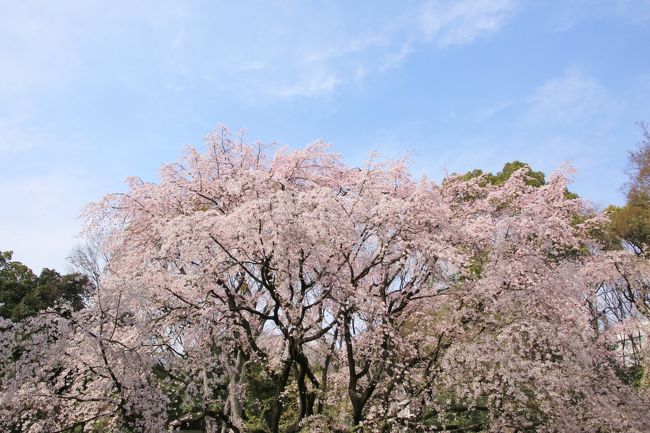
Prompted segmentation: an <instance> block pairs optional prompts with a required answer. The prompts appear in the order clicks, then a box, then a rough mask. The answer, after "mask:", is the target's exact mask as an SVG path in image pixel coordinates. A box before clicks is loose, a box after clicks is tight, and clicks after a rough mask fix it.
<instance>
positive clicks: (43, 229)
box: [0, 0, 650, 270]
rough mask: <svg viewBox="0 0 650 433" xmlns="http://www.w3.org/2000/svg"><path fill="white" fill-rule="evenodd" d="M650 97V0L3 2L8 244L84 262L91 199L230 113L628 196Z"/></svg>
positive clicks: (361, 145)
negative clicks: (562, 172) (632, 158)
mask: <svg viewBox="0 0 650 433" xmlns="http://www.w3.org/2000/svg"><path fill="white" fill-rule="evenodd" d="M649 102H650V1H646V0H564V1H559V0H558V1H541V0H538V1H534V0H528V1H527V0H476V1H472V0H457V1H408V0H407V1H404V0H402V1H387V2H378V1H312V0H304V1H289V0H285V1H272V0H266V1H250V2H249V1H229V2H225V1H210V2H208V1H206V2H201V1H183V2H181V1H176V2H174V1H164V0H157V1H148V2H146V1H120V0H111V1H109V0H106V1H92V0H83V1H82V0H78V1H47V0H43V1H30V0H0V250H13V251H14V253H15V254H14V258H15V259H17V260H21V261H23V262H24V263H26V264H28V265H29V266H31V267H33V268H35V269H36V270H40V268H42V267H45V266H47V267H55V268H57V269H60V270H66V267H67V266H66V261H65V258H66V256H67V255H68V254H69V253H70V251H71V250H72V248H73V247H74V245H75V244H77V243H79V239H76V238H75V235H76V234H77V233H78V231H79V229H80V226H81V221H80V219H79V218H78V215H79V212H80V209H81V208H82V206H83V205H84V204H85V203H88V202H90V201H94V200H98V199H99V198H100V197H101V196H102V195H104V194H106V193H109V192H115V191H122V190H124V178H125V177H127V176H130V175H138V176H141V177H142V178H144V179H145V180H156V177H157V171H158V168H159V167H160V165H161V164H162V163H165V162H170V161H173V160H175V159H177V158H178V157H179V156H180V154H181V150H182V148H183V146H185V145H187V144H193V145H197V146H201V144H202V138H203V137H204V136H205V134H207V133H208V132H210V131H211V130H213V129H214V127H215V126H216V125H217V124H218V123H224V124H226V125H228V126H229V127H231V128H232V129H233V130H236V129H239V128H247V129H248V131H249V136H250V138H251V139H252V140H260V141H265V142H277V143H280V144H283V145H286V146H289V147H294V148H295V147H302V146H304V145H306V144H308V143H309V142H311V141H313V140H315V139H318V138H323V139H324V140H326V141H328V142H330V143H332V145H333V149H334V150H335V151H336V152H339V153H341V154H342V155H343V156H344V158H345V159H346V161H347V162H349V163H350V164H361V163H362V162H363V161H365V160H366V157H367V155H368V153H369V152H370V151H373V150H376V151H379V152H380V153H382V154H383V155H385V156H387V157H397V156H401V155H403V154H404V153H405V152H410V154H411V159H412V167H413V172H414V173H415V174H416V175H422V174H426V175H427V176H429V177H431V178H433V179H436V180H440V179H442V178H443V176H444V173H445V172H464V171H467V170H470V169H473V168H482V169H485V170H490V171H495V170H498V169H499V168H500V167H501V166H502V165H503V163H504V162H506V161H511V160H514V159H519V160H522V161H526V162H528V163H530V164H531V165H532V166H533V168H535V169H538V170H542V171H545V172H547V173H548V172H551V171H553V170H554V169H555V168H557V167H558V166H559V165H561V164H563V163H564V162H566V161H570V162H571V163H572V164H573V166H574V167H575V168H576V169H577V174H576V176H575V183H574V185H573V186H572V189H573V190H574V191H576V192H578V193H579V194H580V195H582V196H583V197H586V198H588V199H590V200H592V201H593V202H595V203H597V204H600V205H607V204H609V203H615V204H621V203H622V202H623V195H622V194H621V192H620V186H621V184H622V183H623V182H624V181H625V174H624V169H625V165H626V159H627V152H628V150H630V149H633V148H634V147H635V146H636V144H637V143H638V142H639V140H640V137H641V135H640V133H639V129H638V128H637V127H636V126H635V122H639V121H650V103H649Z"/></svg>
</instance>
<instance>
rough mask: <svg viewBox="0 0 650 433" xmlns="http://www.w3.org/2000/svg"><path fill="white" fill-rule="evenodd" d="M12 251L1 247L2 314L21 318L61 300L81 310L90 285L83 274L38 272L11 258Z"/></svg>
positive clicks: (0, 294)
mask: <svg viewBox="0 0 650 433" xmlns="http://www.w3.org/2000/svg"><path fill="white" fill-rule="evenodd" d="M12 255H13V253H12V252H11V251H4V252H3V251H0V317H3V318H7V319H11V320H21V319H23V318H25V317H29V316H33V315H35V314H36V313H38V312H39V311H41V310H44V309H46V308H49V307H56V306H58V305H60V304H61V303H66V304H69V305H70V306H72V308H73V309H75V310H79V309H81V308H83V306H84V299H85V298H86V296H87V294H88V289H89V287H90V284H89V280H88V278H87V277H85V276H82V275H80V274H66V275H61V274H59V273H58V272H56V271H55V270H53V269H47V268H45V269H43V270H42V271H41V273H40V275H38V276H37V275H36V274H35V273H34V272H33V271H32V270H31V269H30V268H29V267H27V266H26V265H24V264H23V263H21V262H18V261H15V260H12Z"/></svg>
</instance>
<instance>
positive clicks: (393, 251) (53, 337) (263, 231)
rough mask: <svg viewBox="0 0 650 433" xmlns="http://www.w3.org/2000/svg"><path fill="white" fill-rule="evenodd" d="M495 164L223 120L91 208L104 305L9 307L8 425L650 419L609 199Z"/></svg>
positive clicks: (488, 425) (623, 424)
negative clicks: (261, 138)
mask: <svg viewBox="0 0 650 433" xmlns="http://www.w3.org/2000/svg"><path fill="white" fill-rule="evenodd" d="M487 180H488V179H486V175H483V174H480V173H478V174H477V176H475V177H469V178H468V177H462V176H451V177H449V178H447V179H446V180H445V181H444V182H443V183H442V184H441V185H437V184H435V183H434V182H431V181H429V180H427V179H420V180H416V179H413V178H412V177H411V176H410V174H409V172H408V167H407V165H406V162H405V161H402V160H400V161H388V162H387V161H380V160H377V159H376V158H373V159H371V160H370V161H369V162H368V163H367V165H365V166H363V167H360V168H357V167H349V166H347V165H345V164H344V163H343V162H342V161H341V159H340V158H339V157H338V156H337V155H335V154H333V153H331V152H329V151H328V149H327V145H326V144H324V143H322V142H316V143H313V144H312V145H310V146H308V147H306V148H305V149H303V150H298V151H287V150H283V149H281V150H279V151H277V152H276V153H275V154H274V155H272V154H271V152H270V149H269V146H266V145H263V144H254V145H253V144H249V143H247V141H246V137H245V134H239V135H233V134H231V133H230V132H229V131H228V130H227V129H226V128H219V129H218V130H217V131H216V132H215V133H213V134H211V135H209V136H208V137H207V139H206V149H205V151H204V152H203V153H201V152H199V151H197V150H196V149H193V148H189V149H187V151H186V153H185V156H184V158H183V159H182V160H181V161H180V162H179V163H175V164H169V165H166V166H164V167H163V168H162V170H161V180H160V181H159V182H158V183H149V182H144V181H142V180H140V179H138V178H131V179H129V182H128V183H129V185H128V186H129V188H128V192H126V193H122V194H112V195H109V196H106V197H105V198H104V199H103V200H102V201H100V202H98V203H95V204H93V205H91V206H89V208H88V211H87V216H88V230H89V231H91V232H96V231H99V232H101V233H103V234H104V235H105V236H103V237H102V239H103V241H102V243H101V248H102V257H105V258H106V267H105V269H104V270H103V271H102V272H101V275H99V274H97V287H96V290H95V293H94V298H93V299H94V301H93V303H92V305H91V306H90V307H89V308H88V309H86V310H83V311H81V312H78V313H74V314H72V315H71V316H70V317H71V318H69V319H66V318H65V317H61V316H60V315H56V314H54V313H53V312H49V313H44V314H42V315H40V316H39V317H37V318H34V319H33V320H32V321H30V322H29V323H26V324H15V323H11V322H2V323H1V324H0V330H1V331H2V332H3V335H2V339H3V341H5V342H8V343H9V344H6V345H3V346H4V348H3V349H2V350H3V352H2V353H1V355H2V360H3V361H2V362H3V365H2V366H3V373H1V380H2V381H1V382H0V387H1V388H0V390H1V391H2V394H1V395H2V397H1V400H0V411H1V412H0V416H1V418H0V420H1V423H0V425H3V426H11V428H14V429H16V430H17V431H28V432H32V431H33V432H36V431H50V432H51V431H72V430H71V429H72V428H75V427H76V428H81V429H86V430H84V431H92V428H103V426H109V427H110V428H118V426H121V427H123V428H126V429H128V430H130V431H142V432H154V431H160V430H161V429H163V428H165V427H171V428H173V427H175V426H180V425H183V424H185V423H191V422H200V423H201V425H202V426H203V427H204V429H205V431H209V432H214V431H218V430H220V431H222V432H236V433H240V432H242V433H243V432H248V431H257V432H272V433H276V432H280V431H281V432H298V431H314V432H316V431H373V432H374V431H378V432H401V431H451V430H456V431H460V430H474V431H477V430H486V431H508V429H510V431H569V432H571V431H575V432H582V431H602V432H605V431H612V432H614V431H620V432H623V431H626V432H627V431H631V432H633V431H636V432H642V431H647V430H648V429H650V425H649V424H648V421H647V420H646V419H645V417H643V416H642V413H643V412H642V409H643V408H646V409H647V407H648V406H647V405H648V402H647V400H646V399H645V397H644V396H643V395H641V394H640V393H638V392H637V391H635V390H634V389H632V388H630V387H627V386H626V385H624V384H623V383H621V382H620V380H619V379H618V378H617V377H616V375H615V374H613V371H614V370H613V368H612V362H615V360H614V361H613V360H612V358H611V356H610V355H611V353H610V352H609V351H608V350H606V348H605V347H604V343H603V340H602V339H600V338H598V337H599V336H598V333H597V332H596V330H595V329H594V327H593V326H592V321H591V317H592V316H591V315H590V310H589V308H588V305H587V304H586V303H585V302H584V301H585V297H586V296H587V294H588V293H589V292H590V290H592V287H593V282H592V279H591V277H592V275H593V273H592V271H588V269H590V268H589V267H590V266H591V267H592V268H593V267H595V268H596V269H601V268H600V265H597V264H596V263H600V262H598V261H596V260H594V258H593V256H594V254H593V252H594V251H596V247H595V242H596V241H595V240H594V239H593V236H592V235H591V233H592V231H593V227H594V226H595V225H597V224H598V221H599V218H601V217H600V216H597V215H596V216H593V217H592V215H593V212H591V210H590V209H588V207H587V206H586V205H585V204H584V203H583V202H582V201H580V200H579V199H577V198H575V197H573V196H570V195H568V194H567V193H566V183H567V176H566V175H563V174H561V173H560V174H557V175H554V176H552V177H551V178H550V180H549V181H548V182H536V183H534V184H531V182H530V179H529V170H528V169H527V167H523V168H521V169H518V170H515V171H514V172H513V173H512V174H511V175H509V177H507V178H504V179H502V180H501V179H500V180H499V182H489V181H487ZM85 257H89V255H86V256H85ZM91 262H92V260H91ZM86 265H88V264H87V263H86ZM88 268H90V269H94V270H96V269H98V267H97V266H88Z"/></svg>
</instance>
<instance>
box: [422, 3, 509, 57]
mask: <svg viewBox="0 0 650 433" xmlns="http://www.w3.org/2000/svg"><path fill="white" fill-rule="evenodd" d="M514 9H515V3H514V1H512V0H466V1H440V0H431V1H429V2H427V3H426V4H425V6H424V8H423V11H422V14H421V16H420V24H421V26H422V32H423V35H424V37H425V39H427V40H435V41H436V43H437V45H439V46H441V47H445V46H449V45H459V44H466V43H470V42H472V41H474V40H476V39H477V38H479V37H481V36H486V35H489V34H490V33H493V32H495V31H497V30H499V29H500V28H501V27H502V26H503V25H504V24H505V22H506V21H507V19H508V18H509V17H510V16H511V15H512V14H513V12H514Z"/></svg>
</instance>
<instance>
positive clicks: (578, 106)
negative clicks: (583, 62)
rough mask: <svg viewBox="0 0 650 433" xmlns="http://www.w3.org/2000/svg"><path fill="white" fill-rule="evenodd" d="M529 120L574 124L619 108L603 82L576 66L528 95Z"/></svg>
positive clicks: (533, 122)
mask: <svg viewBox="0 0 650 433" xmlns="http://www.w3.org/2000/svg"><path fill="white" fill-rule="evenodd" d="M527 102H528V105H529V108H528V112H527V114H526V116H525V119H524V120H525V122H526V123H527V124H548V123H553V124H559V125H571V124H575V123H576V122H580V121H583V120H585V119H587V118H589V117H591V116H594V115H596V116H602V115H607V114H608V113H610V112H611V110H615V109H616V105H617V104H616V103H615V101H613V100H612V99H611V98H610V97H609V95H608V94H607V92H606V91H605V89H604V88H603V86H602V85H601V84H600V83H599V82H598V81H596V80H595V79H594V78H591V77H589V76H587V75H586V74H584V73H583V72H581V71H580V70H579V69H577V68H569V69H568V70H566V71H565V73H564V74H563V75H562V76H561V77H558V78H554V79H551V80H549V81H547V82H546V83H544V84H543V85H541V86H540V87H538V88H537V89H535V91H534V92H533V94H532V95H531V96H530V98H529V99H528V101H527Z"/></svg>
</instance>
